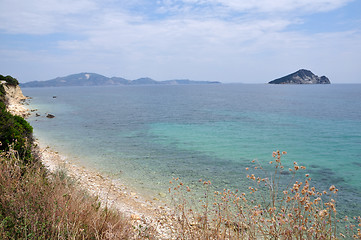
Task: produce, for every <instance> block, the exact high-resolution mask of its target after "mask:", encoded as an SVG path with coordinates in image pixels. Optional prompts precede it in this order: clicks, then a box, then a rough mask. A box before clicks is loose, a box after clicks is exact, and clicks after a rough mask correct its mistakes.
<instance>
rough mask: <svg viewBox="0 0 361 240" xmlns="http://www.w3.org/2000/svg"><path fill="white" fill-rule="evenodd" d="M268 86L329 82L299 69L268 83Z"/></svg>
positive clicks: (308, 71)
mask: <svg viewBox="0 0 361 240" xmlns="http://www.w3.org/2000/svg"><path fill="white" fill-rule="evenodd" d="M269 83H270V84H330V83H331V82H330V80H329V79H328V78H327V77H325V76H322V77H318V76H317V75H315V74H313V73H312V72H311V71H310V70H306V69H301V70H298V71H297V72H294V73H291V74H289V75H287V76H284V77H281V78H277V79H275V80H273V81H270V82H269Z"/></svg>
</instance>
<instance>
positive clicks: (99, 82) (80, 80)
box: [20, 73, 220, 87]
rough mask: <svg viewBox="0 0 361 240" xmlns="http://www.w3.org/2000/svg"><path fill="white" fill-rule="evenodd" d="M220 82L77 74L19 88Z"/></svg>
mask: <svg viewBox="0 0 361 240" xmlns="http://www.w3.org/2000/svg"><path fill="white" fill-rule="evenodd" d="M219 83H220V82H209V81H191V80H188V79H180V80H167V81H156V80H153V79H151V78H139V79H135V80H127V79H125V78H120V77H111V78H108V77H105V76H103V75H100V74H97V73H78V74H72V75H69V76H66V77H57V78H54V79H51V80H47V81H32V82H27V83H21V84H20V86H21V87H70V86H108V85H156V84H158V85H177V84H182V85H185V84H219Z"/></svg>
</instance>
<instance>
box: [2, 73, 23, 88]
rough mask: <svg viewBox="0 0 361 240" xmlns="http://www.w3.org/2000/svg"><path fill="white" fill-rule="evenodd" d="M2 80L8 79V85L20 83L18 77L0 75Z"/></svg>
mask: <svg viewBox="0 0 361 240" xmlns="http://www.w3.org/2000/svg"><path fill="white" fill-rule="evenodd" d="M0 81H6V84H7V85H12V86H17V85H19V82H18V80H17V79H16V78H13V77H12V76H3V75H0Z"/></svg>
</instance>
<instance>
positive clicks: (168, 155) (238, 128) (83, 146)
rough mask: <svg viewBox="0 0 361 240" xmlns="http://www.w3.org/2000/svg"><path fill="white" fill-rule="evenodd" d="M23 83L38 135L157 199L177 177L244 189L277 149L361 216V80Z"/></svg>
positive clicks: (77, 159) (72, 157) (193, 182)
mask: <svg viewBox="0 0 361 240" xmlns="http://www.w3.org/2000/svg"><path fill="white" fill-rule="evenodd" d="M22 90H23V93H24V95H26V96H29V97H31V100H30V108H31V109H34V110H36V111H35V112H33V115H32V116H31V117H30V118H29V122H30V123H31V125H32V126H33V127H34V136H35V137H36V138H38V139H39V140H40V142H45V143H46V144H47V145H48V146H50V147H51V148H52V149H53V150H55V151H58V152H60V153H61V154H62V155H64V156H66V157H67V159H68V160H69V161H74V163H77V164H81V165H83V166H86V167H89V168H92V169H96V170H97V171H99V172H101V173H102V174H105V175H107V176H109V177H111V178H113V179H115V180H119V181H121V182H124V183H126V184H127V185H129V186H131V187H132V188H134V189H136V190H137V191H138V192H140V193H143V194H147V195H148V196H157V197H158V198H161V197H164V196H165V195H166V194H165V193H167V191H168V187H169V181H170V180H172V178H177V177H179V178H181V179H182V182H184V184H186V185H188V186H191V187H192V188H194V189H196V191H201V189H200V188H199V189H198V188H197V186H198V185H197V184H198V181H199V179H202V180H207V181H208V180H209V181H211V182H212V187H213V188H214V189H219V190H222V189H231V190H236V189H240V190H241V191H246V190H247V186H249V185H250V181H249V179H247V178H246V175H247V174H248V172H247V171H246V168H247V167H253V166H254V163H252V160H256V162H257V163H259V164H261V165H262V166H264V170H265V171H266V172H265V173H263V174H266V175H267V174H270V176H272V172H273V170H272V169H271V168H270V165H269V162H270V161H272V160H273V157H272V153H273V152H274V151H277V150H280V151H286V152H287V154H286V155H285V156H283V157H282V162H283V164H284V165H285V167H286V169H288V167H293V162H297V163H298V165H300V166H301V165H302V166H305V167H306V170H303V172H302V173H300V174H301V175H302V176H303V174H310V176H311V178H312V182H311V185H315V186H316V188H317V189H319V190H327V189H329V187H330V186H331V185H335V186H336V187H337V188H338V189H339V192H338V194H337V197H336V200H337V208H338V210H339V211H340V212H341V213H343V214H346V215H349V216H353V215H355V214H357V215H361V84H331V85H269V84H210V85H148V86H99V87H53V88H23V89H22ZM35 113H37V114H38V115H40V116H35ZM49 113H50V114H52V115H54V116H55V118H52V119H50V118H47V117H46V115H47V114H49ZM267 171H269V173H267ZM301 175H299V177H301ZM291 177H292V174H283V175H282V178H285V180H284V181H285V182H287V181H289V179H290V178H291ZM197 189H198V190H197ZM165 198H166V197H165Z"/></svg>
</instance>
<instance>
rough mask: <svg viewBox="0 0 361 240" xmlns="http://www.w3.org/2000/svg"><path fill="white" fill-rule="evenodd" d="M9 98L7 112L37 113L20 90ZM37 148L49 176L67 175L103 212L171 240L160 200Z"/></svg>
mask: <svg viewBox="0 0 361 240" xmlns="http://www.w3.org/2000/svg"><path fill="white" fill-rule="evenodd" d="M6 91H7V96H8V99H7V101H8V106H7V108H8V111H9V112H10V113H12V114H14V115H18V116H21V117H24V118H27V117H29V116H30V115H31V114H35V110H31V109H29V107H26V106H25V105H29V103H27V102H26V100H27V99H29V98H28V97H25V96H24V95H23V94H22V92H21V89H20V88H19V87H18V88H17V89H6ZM34 146H35V149H36V151H37V152H38V153H39V156H40V159H41V162H42V164H43V165H44V167H45V168H46V169H47V170H48V171H49V172H50V173H54V172H56V171H64V172H65V174H66V176H68V177H70V178H71V179H73V180H75V181H76V184H77V186H79V188H80V189H82V190H85V191H87V192H88V193H89V194H90V195H93V196H96V197H97V198H98V200H99V202H100V203H101V206H102V207H104V208H112V209H115V210H117V211H118V212H120V213H121V214H123V215H124V216H126V217H128V218H130V219H131V220H132V222H133V224H134V226H139V225H140V224H143V225H145V226H148V227H151V228H153V229H155V230H156V232H157V233H158V237H159V239H169V238H170V236H171V231H172V226H171V224H170V221H169V219H170V218H171V211H170V209H169V208H168V207H167V205H166V204H165V203H163V202H161V201H160V200H159V199H157V198H153V199H150V197H146V196H143V195H141V194H139V193H138V192H136V191H135V190H134V189H131V188H130V187H129V186H127V185H125V184H124V183H122V182H120V181H118V180H114V179H111V178H110V177H108V176H105V175H102V174H101V173H99V172H98V171H96V170H94V169H90V168H87V167H84V166H82V165H80V164H78V163H75V162H74V161H72V160H71V159H70V158H68V157H67V156H64V155H61V154H60V153H59V152H56V151H54V150H53V149H51V148H50V147H49V146H48V145H47V144H46V143H43V142H41V140H39V139H36V140H34Z"/></svg>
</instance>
